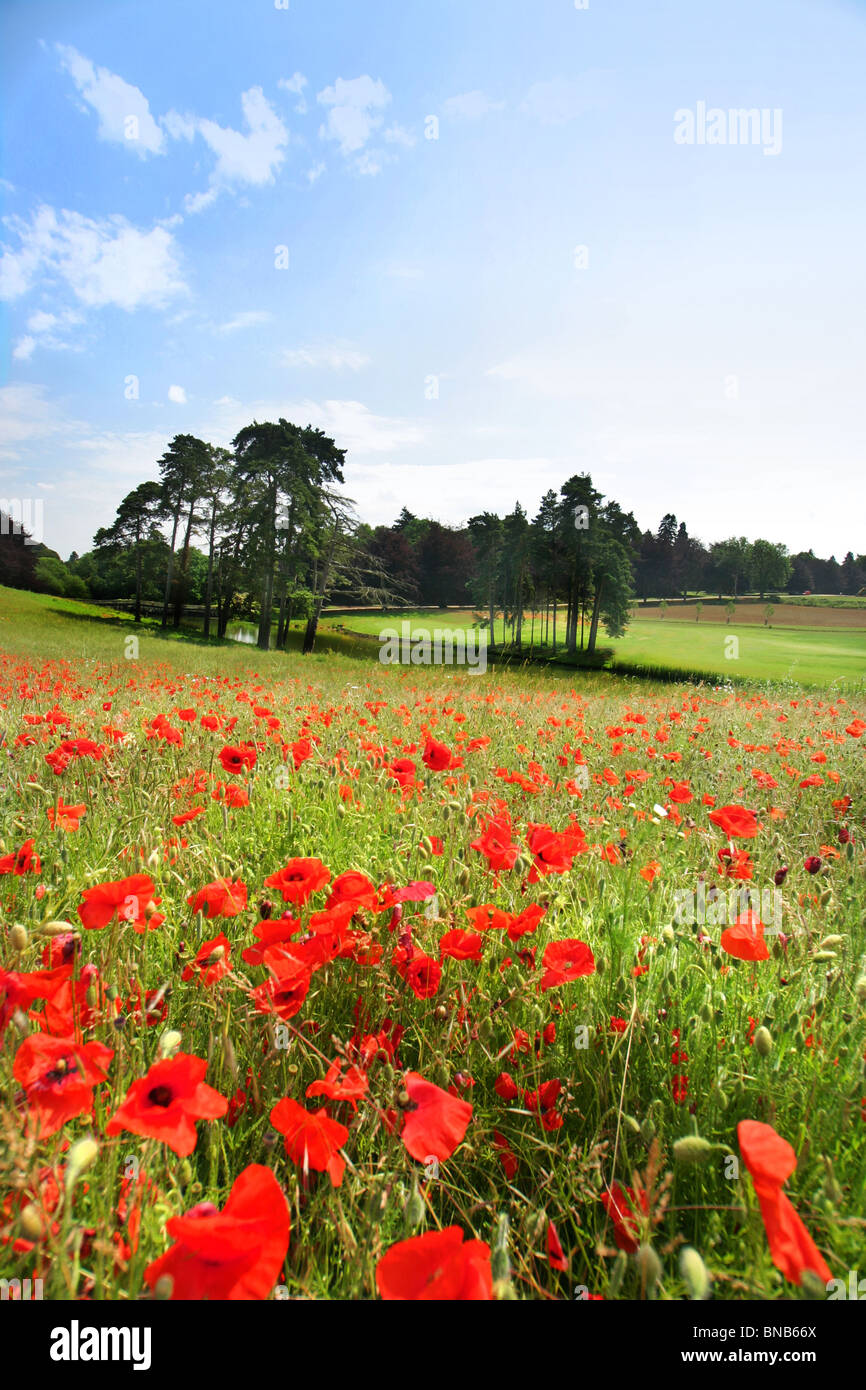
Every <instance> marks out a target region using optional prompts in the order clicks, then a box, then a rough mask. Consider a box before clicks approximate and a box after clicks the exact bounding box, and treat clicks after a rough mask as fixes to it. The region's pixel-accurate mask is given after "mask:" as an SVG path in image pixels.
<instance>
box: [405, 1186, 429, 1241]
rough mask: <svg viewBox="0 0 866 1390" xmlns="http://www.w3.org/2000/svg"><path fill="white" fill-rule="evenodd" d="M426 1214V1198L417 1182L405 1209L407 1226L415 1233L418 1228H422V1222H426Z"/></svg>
mask: <svg viewBox="0 0 866 1390" xmlns="http://www.w3.org/2000/svg"><path fill="white" fill-rule="evenodd" d="M424 1212H425V1207H424V1198H423V1197H422V1196H421V1193H420V1192H419V1191H418V1184H417V1182H416V1183H415V1184H414V1186H413V1188H412V1192H411V1194H410V1196H409V1200H408V1202H407V1203H406V1207H405V1216H406V1225H407V1226H409V1227H410V1229H411V1230H413V1231H414V1230H415V1228H416V1226H420V1225H421V1222H422V1221H423V1220H424Z"/></svg>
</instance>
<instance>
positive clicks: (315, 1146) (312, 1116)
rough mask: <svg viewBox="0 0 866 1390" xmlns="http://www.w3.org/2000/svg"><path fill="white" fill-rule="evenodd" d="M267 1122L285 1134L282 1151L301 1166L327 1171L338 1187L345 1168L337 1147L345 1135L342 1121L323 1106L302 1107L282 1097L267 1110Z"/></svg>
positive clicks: (340, 1146) (346, 1133) (334, 1185)
mask: <svg viewBox="0 0 866 1390" xmlns="http://www.w3.org/2000/svg"><path fill="white" fill-rule="evenodd" d="M271 1124H272V1125H273V1127H274V1129H276V1130H278V1131H279V1132H280V1134H282V1135H283V1136H284V1138H285V1144H286V1153H287V1154H288V1156H289V1158H290V1159H291V1160H292V1162H293V1163H297V1164H298V1166H299V1167H301V1168H305V1169H306V1168H313V1169H314V1170H315V1171H316V1172H317V1173H327V1174H328V1177H329V1178H330V1179H331V1184H332V1186H333V1187H339V1186H340V1184H341V1182H342V1181H343V1173H344V1172H345V1170H346V1161H345V1159H343V1158H341V1157H340V1149H341V1148H342V1147H343V1145H344V1144H345V1142H346V1140H347V1139H348V1137H349V1131H348V1129H347V1128H346V1126H345V1125H341V1124H339V1123H338V1122H337V1121H336V1120H332V1119H331V1118H330V1116H329V1115H328V1113H327V1111H326V1109H325V1107H324V1106H322V1108H321V1109H320V1110H305V1109H304V1107H303V1106H302V1105H298V1102H297V1101H296V1100H291V1099H290V1098H289V1097H286V1099H285V1100H281V1101H280V1102H279V1103H278V1104H277V1105H275V1106H274V1108H273V1110H272V1111H271Z"/></svg>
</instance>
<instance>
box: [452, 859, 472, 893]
mask: <svg viewBox="0 0 866 1390" xmlns="http://www.w3.org/2000/svg"><path fill="white" fill-rule="evenodd" d="M454 877H455V880H456V882H457V886H458V888H468V887H469V881H470V879H471V877H472V874H471V873H470V871H469V869H468V868H467V867H466V865H465V864H463V865H462V866H461V868H459V869H458V870H457V873H456V874H455V875H454Z"/></svg>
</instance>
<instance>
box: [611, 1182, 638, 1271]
mask: <svg viewBox="0 0 866 1390" xmlns="http://www.w3.org/2000/svg"><path fill="white" fill-rule="evenodd" d="M601 1203H602V1206H603V1207H604V1209H605V1211H606V1212H607V1214H608V1216H609V1217H610V1219H611V1221H612V1222H613V1238H614V1240H615V1241H616V1246H617V1249H618V1250H626V1251H627V1252H628V1253H629V1254H630V1255H633V1254H634V1252H635V1251H636V1250H637V1248H638V1245H639V1243H640V1242H639V1236H640V1228H641V1217H640V1215H639V1213H642V1214H643V1216H644V1217H646V1216H648V1215H649V1199H648V1198H647V1194H646V1193H645V1192H644V1191H643V1190H641V1191H640V1192H635V1191H634V1190H633V1189H632V1188H630V1187H625V1188H624V1187H621V1186H620V1184H619V1183H618V1182H615V1183H613V1184H612V1185H611V1189H610V1191H609V1192H602V1194H601Z"/></svg>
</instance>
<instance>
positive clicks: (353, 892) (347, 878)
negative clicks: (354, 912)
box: [325, 870, 379, 908]
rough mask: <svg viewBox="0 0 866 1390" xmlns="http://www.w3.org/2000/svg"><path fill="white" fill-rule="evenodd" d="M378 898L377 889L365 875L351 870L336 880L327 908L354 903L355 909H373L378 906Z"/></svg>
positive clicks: (332, 885) (332, 886) (326, 904)
mask: <svg viewBox="0 0 866 1390" xmlns="http://www.w3.org/2000/svg"><path fill="white" fill-rule="evenodd" d="M378 898H379V895H378V893H377V892H376V889H375V888H374V886H373V884H372V883H371V882H370V880H369V879H368V878H367V877H366V876H365V875H364V874H359V873H355V872H354V871H353V870H349V871H348V872H347V873H345V874H340V876H339V878H335V879H334V882H333V883H332V884H331V892H330V894H329V896H328V901H327V902H326V903H325V907H326V908H331V907H339V906H341V905H342V904H343V903H352V904H353V906H354V907H355V908H362V907H367V908H372V907H375V906H376V905H377V902H378Z"/></svg>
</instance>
